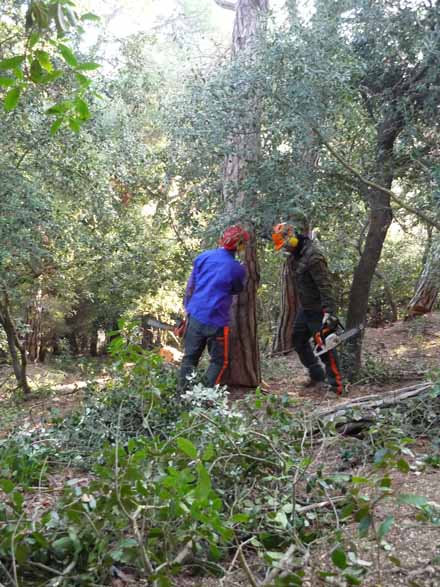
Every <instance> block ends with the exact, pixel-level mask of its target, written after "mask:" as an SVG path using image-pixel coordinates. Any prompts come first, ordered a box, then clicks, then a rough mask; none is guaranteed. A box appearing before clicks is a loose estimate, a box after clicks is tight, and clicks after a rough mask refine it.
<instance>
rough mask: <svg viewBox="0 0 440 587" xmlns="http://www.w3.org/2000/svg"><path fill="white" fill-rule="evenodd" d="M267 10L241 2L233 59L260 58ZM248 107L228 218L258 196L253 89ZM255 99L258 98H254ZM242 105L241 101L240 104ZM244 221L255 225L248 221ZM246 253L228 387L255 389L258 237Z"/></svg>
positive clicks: (235, 144) (230, 177) (239, 131)
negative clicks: (252, 168) (246, 185)
mask: <svg viewBox="0 0 440 587" xmlns="http://www.w3.org/2000/svg"><path fill="white" fill-rule="evenodd" d="M267 10H268V0H238V2H237V7H236V11H235V21H234V30H233V41H232V52H233V57H234V58H238V57H240V58H244V57H246V59H249V60H250V62H252V61H253V59H254V58H255V50H254V44H255V42H256V40H257V33H258V29H259V26H260V23H261V22H262V18H264V17H265V16H266V14H267ZM249 94H250V95H251V97H250V98H249V100H248V101H249V104H248V105H247V106H246V108H243V103H241V104H240V106H241V110H242V111H243V112H246V115H244V114H243V115H242V118H241V119H240V121H239V123H238V124H237V128H236V129H234V134H233V136H231V141H230V142H231V155H230V156H229V157H228V158H227V159H226V161H225V166H224V173H223V197H224V201H225V211H226V218H234V219H235V218H236V216H237V214H236V210H237V209H249V208H252V205H253V204H254V203H255V201H256V194H252V193H249V192H246V193H245V192H244V191H243V189H242V187H241V184H242V182H243V180H245V179H246V177H247V174H248V169H249V165H252V164H255V162H256V161H257V160H258V157H259V151H260V105H259V99H258V96H257V95H256V93H255V92H254V93H253V92H252V88H250V92H249ZM252 94H254V95H252ZM241 100H242V99H241ZM240 220H241V221H242V222H245V223H246V224H248V225H251V224H252V222H251V221H249V219H247V218H241V219H240ZM250 232H251V239H250V242H249V243H248V246H247V248H246V257H245V261H246V266H247V278H246V284H245V288H244V290H243V292H242V293H241V294H240V295H239V296H237V297H236V299H235V301H234V303H233V305H232V309H231V335H230V352H229V357H230V362H229V368H228V370H227V372H226V374H225V377H224V378H223V382H224V383H227V384H229V385H232V386H240V387H255V386H257V385H259V383H260V381H261V367H260V356H259V349H258V339H257V320H256V315H257V304H256V299H257V287H258V283H259V277H260V275H259V267H258V259H257V249H256V239H255V233H254V232H253V231H252V229H251V231H250Z"/></svg>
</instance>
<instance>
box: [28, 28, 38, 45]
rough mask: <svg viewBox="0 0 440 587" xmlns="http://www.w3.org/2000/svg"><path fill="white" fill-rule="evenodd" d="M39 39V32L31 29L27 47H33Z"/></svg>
mask: <svg viewBox="0 0 440 587" xmlns="http://www.w3.org/2000/svg"><path fill="white" fill-rule="evenodd" d="M39 40H40V33H37V31H33V32H32V33H31V36H30V37H29V47H30V48H31V49H33V48H34V47H35V45H36V44H37V43H38V41H39Z"/></svg>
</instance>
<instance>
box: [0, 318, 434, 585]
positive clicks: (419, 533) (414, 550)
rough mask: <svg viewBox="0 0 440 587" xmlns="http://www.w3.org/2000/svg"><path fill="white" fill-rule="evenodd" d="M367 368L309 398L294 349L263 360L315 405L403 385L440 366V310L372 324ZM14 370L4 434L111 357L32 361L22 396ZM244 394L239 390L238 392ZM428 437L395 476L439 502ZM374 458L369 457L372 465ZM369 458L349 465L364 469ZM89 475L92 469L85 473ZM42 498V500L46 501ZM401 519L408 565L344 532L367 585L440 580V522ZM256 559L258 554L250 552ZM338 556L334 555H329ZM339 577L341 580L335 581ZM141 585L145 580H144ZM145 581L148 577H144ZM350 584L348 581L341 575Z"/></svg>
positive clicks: (268, 378)
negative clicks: (27, 392) (88, 362)
mask: <svg viewBox="0 0 440 587" xmlns="http://www.w3.org/2000/svg"><path fill="white" fill-rule="evenodd" d="M364 364H365V368H364V372H363V374H362V378H361V380H360V381H359V382H358V383H357V384H355V385H348V386H347V390H346V393H345V394H344V396H343V397H342V398H340V397H338V396H335V395H334V394H332V393H330V392H329V393H327V394H326V395H324V396H323V395H317V394H310V396H309V397H307V398H304V392H303V389H302V385H303V383H304V382H305V381H306V379H307V377H306V374H305V372H304V369H303V367H302V366H301V364H300V363H299V361H298V359H297V357H296V355H295V353H291V354H290V355H288V356H277V357H272V358H271V357H266V358H265V359H264V360H263V379H264V386H263V387H264V390H265V391H266V392H267V393H277V394H286V393H287V394H288V395H289V396H290V397H291V398H292V399H296V400H299V401H301V399H303V400H304V399H307V401H308V402H309V401H310V406H311V409H313V408H315V407H316V406H318V405H319V406H320V407H326V406H332V405H335V404H338V403H339V402H342V401H346V400H347V397H349V398H351V397H358V396H365V395H370V394H373V393H380V392H381V391H387V390H396V389H400V388H403V387H406V386H409V385H411V384H414V383H418V382H420V381H422V380H424V379H427V378H428V377H429V374H430V373H431V372H432V371H433V370H436V369H437V370H438V369H439V367H440V313H436V314H431V315H429V316H426V317H422V318H418V319H417V320H414V321H411V322H397V323H395V324H393V325H390V326H386V327H384V328H374V329H373V328H367V329H366V333H365V344H364ZM9 376H10V373H9V372H8V370H7V369H6V368H5V367H3V368H2V367H0V405H1V406H2V409H1V410H0V439H1V438H2V437H4V436H6V435H7V434H8V433H10V432H12V431H17V430H18V429H21V430H38V428H39V427H44V426H45V425H46V424H47V422H48V421H49V420H50V418H51V417H52V418H53V417H63V416H64V415H66V414H68V413H70V412H72V411H73V410H75V409H76V408H78V407H79V406H80V405H81V402H82V397H83V392H82V389H83V388H84V387H85V386H86V385H87V382H90V381H92V380H94V381H98V382H105V380H106V378H107V377H108V375H107V374H106V363H105V362H102V363H101V364H99V365H97V364H95V365H94V366H93V368H92V369H90V367H89V366H88V367H87V368H84V366H83V367H82V368H81V369H79V368H77V367H75V366H71V367H70V368H69V369H67V370H66V369H65V368H63V365H62V364H59V365H52V366H50V365H49V366H30V377H31V380H32V381H33V382H34V384H35V385H36V386H37V387H38V393H36V394H35V396H33V397H32V399H30V400H29V401H27V402H25V403H24V404H23V403H20V402H17V401H15V400H14V398H13V396H11V394H10V393H9V392H8V390H7V386H6V385H4V386H3V389H2V388H1V384H2V383H4V382H6V381H10V377H9ZM236 395H237V396H238V397H239V395H240V394H232V398H234V396H236ZM429 444H430V443H429V441H428V440H427V439H426V438H424V437H422V438H418V439H417V442H416V443H415V444H414V445H413V446H412V447H411V455H410V457H409V463H410V471H409V473H408V474H406V475H403V474H402V475H401V474H400V473H396V474H395V475H394V479H393V484H396V485H397V486H398V487H399V491H400V492H401V493H409V494H416V495H423V496H425V497H426V498H427V499H428V500H431V501H432V502H433V503H435V504H436V505H437V507H440V506H439V505H438V504H439V502H440V469H438V468H437V469H436V468H433V467H426V466H423V465H422V464H421V463H422V462H423V458H424V457H425V456H426V454H427V451H428V450H429V447H428V445H429ZM338 458H340V456H338V455H336V454H335V455H334V456H332V454H330V453H326V455H325V465H326V466H334V467H335V466H336V469H337V468H338V466H339V465H340V463H339V464H338V463H336V459H338ZM367 466H368V465H367ZM362 467H365V464H364V465H362V466H360V467H359V469H356V468H354V469H351V470H350V471H349V472H350V473H351V474H354V475H360V474H362V472H363V468H362ZM75 475H76V473H75V472H72V471H68V470H66V471H63V472H60V474H56V475H53V476H52V478H51V482H50V485H51V486H52V487H51V490H50V492H48V493H47V494H45V495H42V493H41V491H40V492H39V494H38V495H30V496H29V504H28V507H31V508H32V507H37V506H39V505H44V506H46V505H47V503H48V502H50V501H52V500H55V499H56V496H57V494H59V491H61V490H62V485H63V483H64V482H65V481H66V480H68V479H69V478H70V477H72V476H75ZM84 481H85V482H87V476H86V477H85V479H84ZM40 501H41V504H40ZM388 508H389V505H388V503H387V502H383V504H380V505H379V507H378V510H377V516H378V520H379V521H381V520H383V519H385V518H386V516H387V515H389V513H390V512H389V510H388ZM393 516H394V518H395V524H394V526H393V528H392V530H391V532H390V533H389V535H387V542H388V543H389V544H390V547H389V548H390V549H392V555H393V557H394V558H395V559H396V560H400V561H401V565H400V566H399V565H397V566H396V565H395V564H391V563H390V562H389V557H388V556H385V554H384V552H381V549H380V548H379V549H378V548H377V545H376V544H371V543H368V542H366V541H365V540H363V541H359V544H357V529H356V528H355V526H354V525H348V526H344V528H343V530H342V532H343V534H344V537H345V540H346V541H348V542H350V543H352V544H354V545H355V548H357V549H358V556H359V558H360V559H361V560H363V561H364V562H365V565H366V566H367V567H369V570H370V572H369V574H368V577H367V578H366V579H364V582H363V583H362V584H363V585H364V586H365V587H367V586H368V587H385V586H388V585H396V586H408V587H440V566H439V565H440V529H439V526H438V525H437V526H434V525H429V524H428V525H427V524H426V523H421V522H417V520H415V519H414V515H410V511H409V507H408V506H405V505H400V506H398V507H397V509H396V508H395V507H394V509H393ZM331 547H332V545H331V544H328V543H327V544H326V543H323V544H321V545H320V546H319V547H318V548H316V549H315V550H314V551H313V555H312V556H311V558H310V561H309V564H308V567H307V569H306V576H305V580H304V587H316V586H319V585H324V583H323V582H322V579H321V578H319V576H318V572H319V570H320V569H324V568H327V569H328V566H329V563H328V558H329V551H330V550H331ZM250 563H251V564H252V560H250ZM330 564H331V563H330ZM334 584H337V585H339V583H334ZM111 585H112V587H126V585H127V587H129V585H131V586H132V587H135V586H136V585H137V584H136V583H133V582H130V583H127V584H125V583H124V582H123V581H121V580H120V579H114V580H113V583H112V584H111ZM139 585H141V584H139ZM142 585H143V583H142ZM241 585H242V586H244V585H249V580H248V579H247V577H246V575H245V574H244V573H243V571H242V570H241V568H240V567H239V565H237V568H234V569H231V571H230V573H228V575H227V577H226V578H225V579H223V580H220V579H218V578H207V577H190V576H186V575H184V576H182V577H181V579H180V580H179V587H217V586H219V587H220V586H221V587H235V586H236V587H239V586H241ZM340 585H343V583H340Z"/></svg>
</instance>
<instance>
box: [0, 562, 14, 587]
mask: <svg viewBox="0 0 440 587" xmlns="http://www.w3.org/2000/svg"><path fill="white" fill-rule="evenodd" d="M0 567H1V568H2V569H3V571H4V573H5V575H6V577H7V578H8V579H9V581H10V582H11V585H13V587H15V581H14V579H13V577H12V575H11V573H10V572H9V571H8V569H7V568H6V566H5V565H4V564H3V563H2V561H1V559H0Z"/></svg>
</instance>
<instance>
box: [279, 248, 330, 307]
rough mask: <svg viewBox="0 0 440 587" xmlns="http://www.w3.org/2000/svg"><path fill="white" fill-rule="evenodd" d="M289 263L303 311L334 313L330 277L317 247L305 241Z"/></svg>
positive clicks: (323, 258) (325, 262)
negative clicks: (323, 310)
mask: <svg viewBox="0 0 440 587" xmlns="http://www.w3.org/2000/svg"><path fill="white" fill-rule="evenodd" d="M290 263H292V269H293V272H294V274H295V280H296V287H297V289H298V296H299V301H300V303H301V306H302V307H303V308H304V310H314V311H315V312H321V311H322V309H323V308H325V309H326V311H327V312H329V313H330V314H334V313H335V312H336V304H335V299H334V297H333V288H332V284H331V275H330V272H329V270H328V267H327V261H326V260H325V257H324V255H323V253H322V252H321V250H320V249H319V247H318V246H317V245H316V244H315V243H313V242H312V241H310V240H308V239H307V240H305V241H304V245H303V248H302V249H301V251H300V253H299V255H298V256H295V255H291V257H290Z"/></svg>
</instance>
